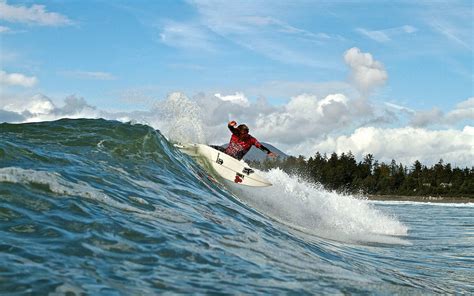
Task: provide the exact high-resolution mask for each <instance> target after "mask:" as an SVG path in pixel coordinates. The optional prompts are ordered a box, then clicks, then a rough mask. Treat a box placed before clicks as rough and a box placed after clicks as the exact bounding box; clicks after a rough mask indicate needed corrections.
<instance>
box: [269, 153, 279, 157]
mask: <svg viewBox="0 0 474 296" xmlns="http://www.w3.org/2000/svg"><path fill="white" fill-rule="evenodd" d="M268 156H270V157H277V156H278V154H276V153H273V152H270V153H268Z"/></svg>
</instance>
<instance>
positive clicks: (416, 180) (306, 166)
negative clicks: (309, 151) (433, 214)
mask: <svg viewBox="0 0 474 296" xmlns="http://www.w3.org/2000/svg"><path fill="white" fill-rule="evenodd" d="M249 164H250V165H251V166H252V167H255V168H258V169H260V170H269V169H272V168H280V169H282V170H283V171H285V172H287V173H289V174H296V175H298V176H301V177H303V178H304V179H306V180H309V181H310V182H316V183H320V184H322V185H323V186H324V187H325V188H326V189H328V190H336V191H338V192H347V193H355V194H357V193H362V194H370V195H396V196H444V197H466V198H474V167H472V168H467V167H466V168H459V167H454V168H453V167H452V165H451V164H450V163H444V161H443V160H442V159H440V161H439V162H438V163H437V164H435V165H432V166H430V167H428V166H426V165H423V164H422V163H421V162H419V161H418V160H416V161H415V162H414V163H413V164H412V165H411V166H407V165H403V164H401V163H398V164H397V162H396V161H395V160H392V161H391V163H390V164H386V163H384V162H379V161H378V160H375V159H374V156H373V155H372V154H367V155H365V157H364V158H363V160H362V161H359V162H357V160H356V159H355V157H354V155H353V154H352V153H351V152H348V153H342V154H341V155H338V154H337V153H335V152H334V153H332V154H331V155H330V156H329V157H328V156H327V155H326V154H323V155H321V154H320V153H319V152H317V153H316V154H315V155H314V156H312V157H310V158H309V159H305V157H303V156H301V155H300V156H299V157H294V156H289V157H287V158H284V159H282V158H280V157H279V158H276V159H270V158H267V159H265V160H263V161H261V162H260V161H249Z"/></svg>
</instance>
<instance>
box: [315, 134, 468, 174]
mask: <svg viewBox="0 0 474 296" xmlns="http://www.w3.org/2000/svg"><path fill="white" fill-rule="evenodd" d="M312 150H313V151H320V152H326V153H332V152H333V151H336V152H337V153H342V152H348V151H352V153H353V154H354V155H355V156H356V157H358V158H359V159H361V158H362V156H363V155H365V154H368V153H371V154H373V155H374V156H375V158H376V159H379V160H382V161H385V162H389V161H390V160H391V159H395V160H397V161H398V162H402V163H404V164H411V163H413V162H414V161H415V160H417V159H418V160H420V161H421V162H422V163H427V164H429V163H431V164H433V163H436V162H437V161H439V159H441V158H442V159H443V160H444V161H446V162H451V163H454V164H456V165H458V166H474V127H473V126H466V127H464V129H463V130H452V129H449V130H436V131H432V130H427V129H422V128H412V127H401V128H388V129H384V128H376V127H364V128H359V129H356V130H355V131H354V132H353V133H352V134H351V135H349V136H336V137H331V136H330V137H327V138H326V139H325V140H324V141H322V142H320V143H317V144H316V145H314V146H313V147H312Z"/></svg>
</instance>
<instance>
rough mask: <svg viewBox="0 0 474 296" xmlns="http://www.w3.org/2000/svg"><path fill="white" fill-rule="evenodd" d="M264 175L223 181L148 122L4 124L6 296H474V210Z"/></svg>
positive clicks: (2, 288)
mask: <svg viewBox="0 0 474 296" xmlns="http://www.w3.org/2000/svg"><path fill="white" fill-rule="evenodd" d="M191 111H192V110H188V112H191ZM183 118H184V117H183ZM183 120H184V119H183ZM188 124H189V122H181V123H179V124H175V125H174V126H172V129H174V130H175V131H180V128H179V127H180V126H186V125H188ZM176 133H177V132H176ZM183 136H184V135H183ZM262 174H264V176H265V177H266V178H268V179H269V180H270V181H271V182H272V183H273V184H274V185H273V186H271V187H267V188H247V187H243V186H238V185H234V184H232V183H226V182H225V181H222V180H219V181H217V182H216V180H214V178H213V177H210V176H209V173H208V172H206V171H205V170H203V169H202V168H201V167H200V166H199V165H197V164H196V162H195V161H194V160H193V159H191V158H190V157H188V156H187V155H184V154H182V153H181V152H180V151H179V150H177V149H175V148H174V146H173V145H172V143H171V142H170V141H169V140H168V139H167V138H166V137H165V136H164V135H163V134H162V133H161V132H160V131H159V130H156V129H154V128H152V127H150V126H149V125H145V124H137V123H135V124H133V123H123V122H119V121H113V120H104V119H61V120H56V121H49V122H36V123H21V124H8V123H3V124H0V237H1V240H0V293H5V294H18V295H22V294H34V295H63V294H67V293H70V294H77V295H81V294H90V295H97V294H106V295H154V294H161V293H165V292H169V293H173V294H189V293H195V294H250V295H252V294H463V293H465V294H470V293H474V285H473V283H474V271H473V270H474V264H473V263H474V256H473V254H474V247H473V245H474V215H472V213H473V207H474V205H473V204H472V203H471V204H469V203H467V204H431V203H415V202H371V201H368V200H367V199H366V198H365V197H364V196H363V195H362V196H353V195H350V194H340V193H336V192H332V191H327V190H325V189H324V188H323V187H321V186H318V185H315V184H312V183H309V182H306V181H305V180H304V179H301V178H299V177H298V176H292V175H288V174H286V173H284V172H283V171H281V170H271V171H269V172H262Z"/></svg>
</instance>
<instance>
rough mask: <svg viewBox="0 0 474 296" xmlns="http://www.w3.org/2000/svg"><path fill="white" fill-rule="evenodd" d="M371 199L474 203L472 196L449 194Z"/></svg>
mask: <svg viewBox="0 0 474 296" xmlns="http://www.w3.org/2000/svg"><path fill="white" fill-rule="evenodd" d="M367 197H368V199H369V200H379V201H414V202H435V203H474V198H472V197H449V196H401V195H368V196H367Z"/></svg>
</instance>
